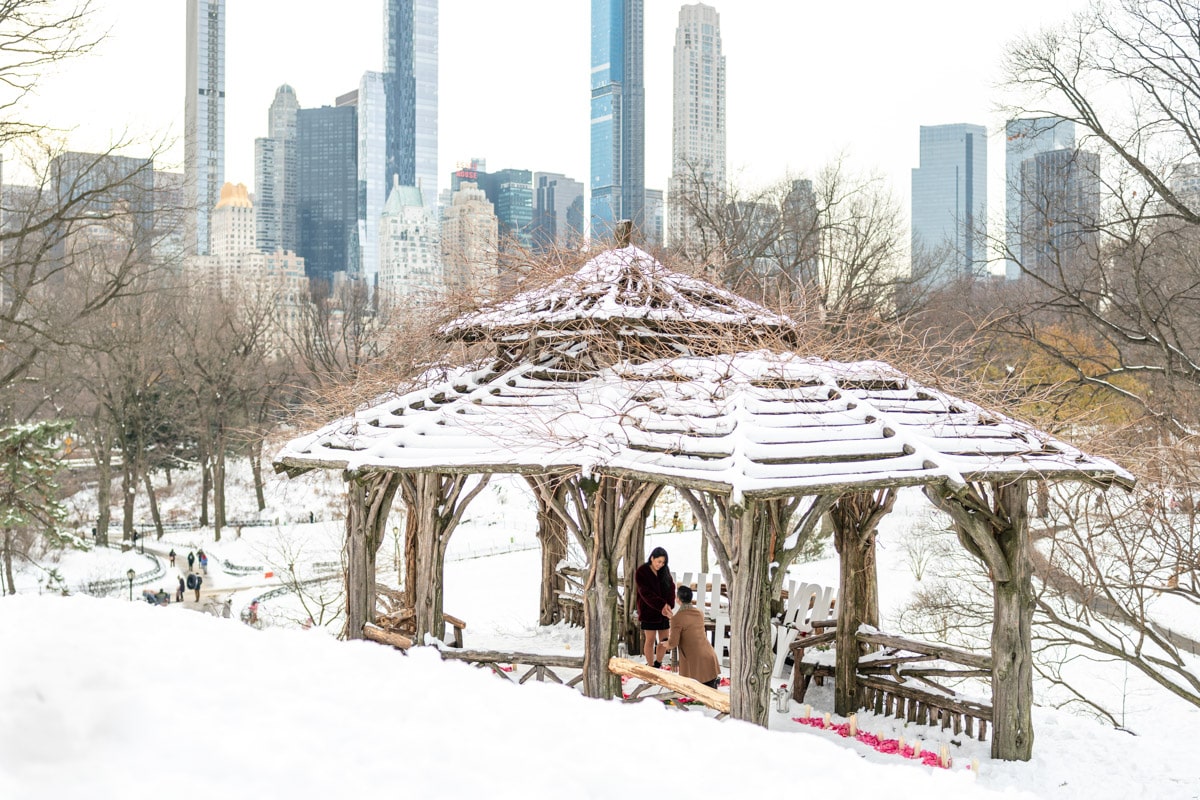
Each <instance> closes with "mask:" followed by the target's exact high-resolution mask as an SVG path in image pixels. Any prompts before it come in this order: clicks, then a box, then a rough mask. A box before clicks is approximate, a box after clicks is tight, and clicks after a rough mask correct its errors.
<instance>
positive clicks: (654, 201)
mask: <svg viewBox="0 0 1200 800" xmlns="http://www.w3.org/2000/svg"><path fill="white" fill-rule="evenodd" d="M665 215H666V209H665V208H664V206H663V191H662V189H647V190H646V211H645V214H644V215H643V217H644V218H643V221H642V242H643V243H644V244H645V245H646V246H648V247H662V246H663V225H664V223H665V221H666V220H665Z"/></svg>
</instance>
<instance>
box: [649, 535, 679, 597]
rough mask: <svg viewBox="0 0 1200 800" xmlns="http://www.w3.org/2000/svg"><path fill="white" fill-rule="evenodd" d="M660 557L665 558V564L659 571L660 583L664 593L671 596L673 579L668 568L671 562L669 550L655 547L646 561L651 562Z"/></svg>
mask: <svg viewBox="0 0 1200 800" xmlns="http://www.w3.org/2000/svg"><path fill="white" fill-rule="evenodd" d="M660 557H661V558H662V560H663V565H662V569H660V570H659V571H658V585H659V586H660V587H661V588H662V590H663V593H664V594H666V595H667V596H668V597H669V596H670V595H671V585H672V583H673V582H672V581H671V570H669V569H667V564H669V563H671V559H670V558H669V557H668V556H667V551H666V550H664V549H663V548H661V547H656V548H654V549H653V550H651V551H650V557H649V558H647V559H646V563H647V564H649V563H650V562H651V561H653V560H654V559H656V558H660Z"/></svg>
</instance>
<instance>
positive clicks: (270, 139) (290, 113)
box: [254, 83, 300, 253]
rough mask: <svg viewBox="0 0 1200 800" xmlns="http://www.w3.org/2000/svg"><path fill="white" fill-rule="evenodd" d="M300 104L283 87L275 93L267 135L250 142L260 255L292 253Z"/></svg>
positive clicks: (295, 241) (294, 94)
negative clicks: (252, 146)
mask: <svg viewBox="0 0 1200 800" xmlns="http://www.w3.org/2000/svg"><path fill="white" fill-rule="evenodd" d="M299 111H300V103H299V101H298V100H297V99H296V92H295V90H293V89H292V87H291V86H288V85H287V84H286V83H285V84H284V85H282V86H280V87H279V88H278V89H277V90H276V91H275V99H274V100H273V101H272V102H271V108H270V110H269V111H268V113H267V135H266V137H265V138H259V139H255V140H254V202H255V212H256V214H255V216H256V223H255V224H256V233H257V237H258V247H259V249H260V250H262V251H263V252H264V253H274V252H275V251H276V250H283V251H288V250H290V251H292V252H295V250H296V246H297V234H296V203H297V200H298V196H297V192H298V186H297V181H298V179H299V176H298V172H297V166H296V157H297V152H296V115H297V114H298V113H299Z"/></svg>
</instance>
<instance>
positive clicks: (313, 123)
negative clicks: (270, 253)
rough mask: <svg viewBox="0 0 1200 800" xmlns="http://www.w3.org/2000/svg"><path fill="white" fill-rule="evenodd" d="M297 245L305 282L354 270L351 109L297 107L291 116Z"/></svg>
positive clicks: (355, 176) (354, 187)
mask: <svg viewBox="0 0 1200 800" xmlns="http://www.w3.org/2000/svg"><path fill="white" fill-rule="evenodd" d="M296 122H297V125H296V146H297V150H298V156H297V168H298V172H299V189H300V192H299V205H298V212H299V213H298V218H299V233H300V235H299V243H298V247H297V250H296V253H297V255H299V256H300V257H301V258H303V259H304V264H305V272H306V273H307V274H308V277H309V278H312V279H316V280H322V281H325V282H327V283H329V284H330V285H332V282H333V273H335V272H345V273H347V274H348V275H354V274H357V272H358V163H357V162H358V115H357V113H356V109H355V107H354V106H337V107H333V106H323V107H321V108H302V109H300V112H299V113H298V115H297V117H296Z"/></svg>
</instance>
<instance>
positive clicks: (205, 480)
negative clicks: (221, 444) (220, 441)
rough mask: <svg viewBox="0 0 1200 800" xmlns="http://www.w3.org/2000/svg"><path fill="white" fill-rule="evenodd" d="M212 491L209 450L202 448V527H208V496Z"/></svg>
mask: <svg viewBox="0 0 1200 800" xmlns="http://www.w3.org/2000/svg"><path fill="white" fill-rule="evenodd" d="M211 491H212V466H211V464H210V463H209V457H208V449H207V448H206V447H205V446H204V445H203V444H201V446H200V527H201V528H207V527H208V495H209V492H211Z"/></svg>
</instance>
